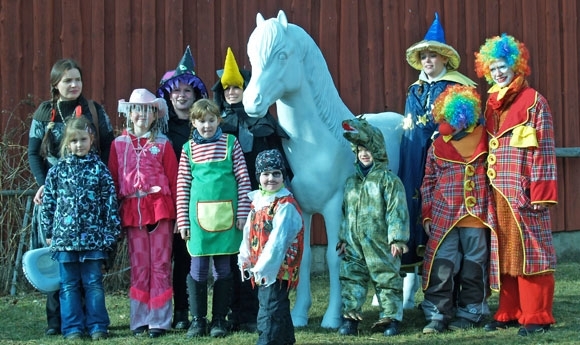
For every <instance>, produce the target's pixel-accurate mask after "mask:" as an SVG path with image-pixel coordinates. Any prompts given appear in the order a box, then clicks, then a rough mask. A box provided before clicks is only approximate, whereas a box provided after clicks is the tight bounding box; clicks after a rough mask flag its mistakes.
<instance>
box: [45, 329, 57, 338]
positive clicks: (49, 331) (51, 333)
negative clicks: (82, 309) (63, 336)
mask: <svg viewBox="0 0 580 345" xmlns="http://www.w3.org/2000/svg"><path fill="white" fill-rule="evenodd" d="M58 334H60V327H59V328H56V327H49V328H47V329H46V331H44V335H48V336H51V335H58Z"/></svg>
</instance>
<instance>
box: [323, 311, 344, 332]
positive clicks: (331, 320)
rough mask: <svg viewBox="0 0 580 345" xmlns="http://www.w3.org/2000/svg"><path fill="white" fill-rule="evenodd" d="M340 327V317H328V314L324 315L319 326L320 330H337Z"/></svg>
mask: <svg viewBox="0 0 580 345" xmlns="http://www.w3.org/2000/svg"><path fill="white" fill-rule="evenodd" d="M340 325H342V317H341V316H340V315H329V314H328V313H326V314H324V317H323V318H322V323H321V324H320V326H321V327H322V328H331V329H338V328H339V327H340Z"/></svg>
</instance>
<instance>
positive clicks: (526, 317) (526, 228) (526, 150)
mask: <svg viewBox="0 0 580 345" xmlns="http://www.w3.org/2000/svg"><path fill="white" fill-rule="evenodd" d="M475 58H476V72H477V75H478V76H479V77H485V79H486V80H487V81H488V82H489V83H490V84H493V86H492V87H491V88H490V89H489V91H488V93H489V97H488V99H487V104H486V108H485V113H484V115H485V127H486V130H487V133H488V135H489V155H488V159H487V162H488V168H487V176H488V178H489V181H490V184H491V187H492V193H493V196H494V199H495V209H496V215H497V220H498V225H497V228H496V229H495V232H496V235H497V239H498V246H497V248H496V249H494V248H493V246H492V250H491V253H490V257H491V260H492V266H493V262H495V261H496V260H497V261H498V262H499V268H498V271H499V272H501V275H500V276H499V284H498V285H495V284H493V283H492V284H491V288H492V289H494V290H499V307H498V310H497V312H496V313H495V315H494V317H493V318H494V319H493V321H492V322H491V323H488V324H486V325H485V327H484V328H485V330H486V331H495V330H498V329H506V328H510V327H519V330H518V333H517V334H518V335H520V336H529V335H533V334H537V333H544V332H546V331H547V330H548V329H549V328H550V325H552V324H553V323H555V319H554V316H553V315H552V307H553V301H554V270H555V268H556V253H555V250H554V245H553V241H552V225H551V220H550V212H549V210H548V207H550V206H552V205H555V204H556V203H557V201H558V195H557V194H558V183H557V172H556V155H555V144H554V128H553V124H552V114H551V111H550V106H549V105H548V102H547V100H546V99H545V98H544V96H542V95H541V94H540V93H539V92H538V91H536V90H535V89H533V88H531V87H530V86H529V85H528V82H527V81H526V78H525V77H526V76H528V75H529V74H530V67H529V65H528V62H529V52H528V50H527V48H526V47H525V45H524V44H523V43H521V42H519V41H518V40H516V39H515V38H514V37H512V36H509V35H506V34H502V35H501V36H495V37H492V38H489V39H487V40H486V41H485V44H484V45H482V46H481V48H480V50H479V52H477V53H475ZM492 274H493V271H492ZM494 278H495V277H494ZM491 281H492V282H493V281H495V279H491Z"/></svg>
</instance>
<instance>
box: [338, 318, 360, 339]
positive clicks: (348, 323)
mask: <svg viewBox="0 0 580 345" xmlns="http://www.w3.org/2000/svg"><path fill="white" fill-rule="evenodd" d="M343 320H344V321H343V322H342V325H341V326H340V328H339V329H338V334H340V335H357V334H358V321H357V320H353V319H343Z"/></svg>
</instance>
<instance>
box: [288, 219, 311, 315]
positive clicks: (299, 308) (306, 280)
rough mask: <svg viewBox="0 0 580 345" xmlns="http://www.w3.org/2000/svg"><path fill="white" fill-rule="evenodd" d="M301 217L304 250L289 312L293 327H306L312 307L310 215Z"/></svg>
mask: <svg viewBox="0 0 580 345" xmlns="http://www.w3.org/2000/svg"><path fill="white" fill-rule="evenodd" d="M302 217H303V218H304V250H303V251H302V262H301V263H300V281H299V282H298V287H297V288H296V302H295V303H294V308H292V312H291V315H292V323H293V324H294V327H304V326H306V325H308V310H310V306H311V305H312V296H311V295H310V266H311V262H312V252H311V250H310V226H311V224H310V223H311V221H312V214H309V213H306V212H303V213H302Z"/></svg>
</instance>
